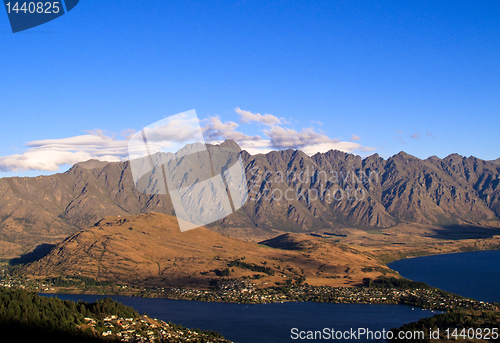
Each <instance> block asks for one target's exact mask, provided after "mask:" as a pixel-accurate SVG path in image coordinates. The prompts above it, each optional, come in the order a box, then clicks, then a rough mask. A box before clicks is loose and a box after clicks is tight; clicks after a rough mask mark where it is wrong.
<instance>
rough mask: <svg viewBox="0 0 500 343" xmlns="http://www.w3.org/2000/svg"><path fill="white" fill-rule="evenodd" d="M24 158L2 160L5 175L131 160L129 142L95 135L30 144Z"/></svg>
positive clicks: (1, 164) (2, 169)
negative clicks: (85, 163)
mask: <svg viewBox="0 0 500 343" xmlns="http://www.w3.org/2000/svg"><path fill="white" fill-rule="evenodd" d="M26 146H27V147H28V149H27V150H26V151H25V152H24V153H22V154H14V155H9V156H0V170H1V171H5V172H6V171H16V172H17V171H26V170H46V171H58V170H59V167H60V166H62V165H66V164H69V165H73V164H75V163H78V162H81V161H86V160H89V159H98V160H102V161H121V160H124V159H125V158H126V157H127V156H128V151H127V141H125V140H116V139H115V138H113V137H110V136H106V135H105V134H104V132H103V131H100V130H96V131H92V132H91V133H90V134H88V135H81V136H75V137H69V138H62V139H46V140H39V141H32V142H29V143H27V144H26Z"/></svg>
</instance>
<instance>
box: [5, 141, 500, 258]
mask: <svg viewBox="0 0 500 343" xmlns="http://www.w3.org/2000/svg"><path fill="white" fill-rule="evenodd" d="M234 145H236V143H234V142H233V141H226V142H224V143H222V144H221V145H220V147H222V148H225V149H227V148H228V146H234ZM217 147H218V146H212V147H211V148H210V149H211V151H212V152H213V151H214V149H217ZM234 148H236V147H234ZM233 150H234V149H233ZM241 158H242V161H243V166H244V168H245V172H246V180H247V186H248V189H249V193H248V195H249V197H248V201H247V202H246V204H245V205H244V206H243V207H242V208H241V209H239V210H237V211H236V212H235V213H233V214H231V215H229V216H227V217H225V218H224V219H222V220H220V221H218V222H216V223H215V224H214V227H215V226H217V227H218V228H222V229H223V230H224V229H225V228H226V229H227V228H234V227H240V228H252V229H254V228H256V227H258V228H259V229H263V230H268V231H271V230H277V231H284V232H313V231H315V230H323V229H327V228H335V227H357V228H374V227H377V228H387V227H391V226H394V225H398V224H400V223H418V224H422V225H437V226H446V227H447V228H451V229H453V228H454V227H455V226H457V225H465V224H466V225H471V226H481V227H485V226H488V225H490V224H492V223H494V224H495V225H497V227H498V222H499V216H500V186H499V184H500V164H498V163H497V162H496V161H484V160H481V159H478V158H476V157H472V156H471V157H463V156H459V155H456V154H454V155H450V156H448V157H446V158H444V159H440V158H438V157H435V156H433V157H430V158H427V159H425V160H422V159H419V158H416V157H414V156H411V155H409V154H406V153H404V152H401V153H399V154H397V155H394V156H392V157H390V158H388V159H383V158H381V157H380V156H378V155H377V154H375V155H372V156H369V157H366V158H364V159H362V158H361V157H360V156H357V155H353V154H347V153H343V152H340V151H334V150H330V151H328V152H326V153H317V154H315V155H313V156H308V155H306V154H305V153H303V152H301V151H298V150H283V151H272V152H270V153H268V154H259V155H250V154H249V153H247V152H246V151H242V152H241ZM183 166H184V167H185V166H186V164H182V160H179V165H171V166H170V168H171V170H175V171H176V175H183V169H182V168H184V167H183ZM192 176H193V177H194V176H196V175H195V174H193V175H192ZM141 182H144V183H145V184H146V185H148V184H149V183H148V182H149V181H148V180H142V181H141ZM151 182H154V180H151ZM151 185H153V183H151ZM207 196H209V194H208V193H207V194H203V195H200V198H199V201H198V202H197V203H194V204H193V208H192V209H193V211H196V212H199V213H205V212H207V211H209V210H211V209H209V208H205V204H210V205H212V204H213V203H214V202H213V201H210V199H208V198H205V197H207ZM149 212H160V213H165V214H169V215H174V214H175V211H174V207H173V205H172V202H171V198H170V195H169V194H168V192H167V194H147V193H144V192H141V191H139V190H138V189H137V188H136V186H135V185H134V179H133V177H132V172H131V166H130V163H129V162H115V163H108V162H99V161H95V160H91V161H87V162H83V163H78V164H76V165H75V166H73V167H72V168H71V169H70V170H69V171H67V172H66V173H63V174H56V175H51V176H42V177H35V178H3V179H0V244H1V247H2V249H1V251H2V256H0V257H3V258H13V257H18V256H19V255H20V254H22V253H24V252H26V251H29V250H30V249H32V248H34V247H35V246H37V245H39V244H41V243H47V244H50V243H56V242H60V241H61V240H62V239H64V238H66V237H68V236H69V235H71V234H73V233H75V232H77V231H79V230H81V229H86V228H88V227H90V226H92V225H93V224H95V223H96V222H98V221H99V220H101V219H102V218H104V217H106V216H110V215H111V216H118V215H120V216H123V217H124V216H130V215H137V214H142V213H149ZM227 233H228V234H230V230H229V231H228V230H227Z"/></svg>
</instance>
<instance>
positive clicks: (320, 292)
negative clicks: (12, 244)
mask: <svg viewBox="0 0 500 343" xmlns="http://www.w3.org/2000/svg"><path fill="white" fill-rule="evenodd" d="M61 280H62V281H61ZM66 280H69V281H66ZM65 282H74V279H71V278H68V279H64V278H53V279H46V280H35V279H29V278H26V277H23V276H16V275H12V274H9V273H7V272H6V271H0V286H4V287H14V288H21V289H26V290H29V291H35V292H37V293H76V294H77V293H85V294H108V295H112V294H116V295H130V296H139V297H147V298H167V299H181V300H197V301H209V302H230V303H254V304H263V303H273V302H285V301H312V302H328V303H349V304H354V303H357V304H404V305H409V306H415V307H418V308H422V309H426V310H437V311H452V310H476V311H499V309H500V306H499V304H497V303H488V302H484V301H479V300H475V299H469V298H464V297H461V296H459V295H456V294H452V293H449V292H446V291H443V290H440V289H437V288H432V287H425V288H423V287H422V288H418V287H410V288H384V287H363V286H359V287H330V286H310V285H307V284H296V283H295V284H293V283H284V284H283V286H274V287H267V288H258V287H256V286H255V285H254V284H252V283H251V282H250V281H249V280H218V282H217V284H216V286H215V287H211V289H205V290H203V289H188V288H177V287H169V288H162V287H153V288H146V287H138V286H130V285H112V284H109V285H108V284H106V285H100V284H99V283H97V285H93V286H83V287H81V286H80V287H78V288H75V287H61V286H60V285H61V284H65Z"/></svg>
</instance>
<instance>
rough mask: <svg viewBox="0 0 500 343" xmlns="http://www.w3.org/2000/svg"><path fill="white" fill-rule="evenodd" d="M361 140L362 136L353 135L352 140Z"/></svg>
mask: <svg viewBox="0 0 500 343" xmlns="http://www.w3.org/2000/svg"><path fill="white" fill-rule="evenodd" d="M360 140H361V137H359V136H358V135H352V136H351V141H360Z"/></svg>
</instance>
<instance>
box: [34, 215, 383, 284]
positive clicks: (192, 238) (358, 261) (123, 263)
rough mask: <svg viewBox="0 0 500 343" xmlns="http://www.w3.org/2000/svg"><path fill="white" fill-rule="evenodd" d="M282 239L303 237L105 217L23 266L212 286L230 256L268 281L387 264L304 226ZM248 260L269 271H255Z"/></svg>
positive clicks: (339, 276)
mask: <svg viewBox="0 0 500 343" xmlns="http://www.w3.org/2000/svg"><path fill="white" fill-rule="evenodd" d="M279 239H281V240H286V241H287V242H289V243H290V244H295V243H294V242H301V243H300V247H299V248H297V249H295V250H293V251H289V250H280V249H272V248H269V247H266V246H263V245H257V244H255V243H249V242H243V241H240V240H237V239H234V238H231V237H228V236H224V235H220V234H218V233H215V232H212V231H210V230H208V229H205V228H202V227H201V228H197V229H194V230H190V231H187V232H180V230H179V225H178V223H177V219H176V218H175V217H173V216H169V215H165V214H160V213H149V214H142V215H138V216H132V217H126V218H123V217H106V218H105V219H103V220H101V221H100V222H99V223H97V224H96V225H95V226H93V227H92V228H90V229H88V230H83V231H80V232H78V233H76V234H74V235H72V236H70V237H68V238H67V239H65V240H64V241H63V242H61V243H60V244H58V245H57V246H56V247H55V248H54V249H53V250H52V251H51V252H50V253H49V254H48V255H47V256H46V257H44V258H42V259H41V260H39V261H36V262H34V263H33V264H31V265H29V266H28V267H27V268H26V269H25V271H26V272H27V273H28V274H29V275H35V276H43V277H47V276H58V275H66V276H73V275H81V276H88V277H92V278H95V279H97V280H111V281H115V282H119V283H123V284H136V285H145V286H160V285H162V286H189V287H200V286H201V287H206V286H207V285H208V283H209V281H210V280H212V279H214V278H217V276H216V273H215V272H214V270H216V269H219V270H223V269H225V268H227V267H228V264H229V263H230V262H232V261H241V262H243V263H244V264H242V267H241V266H232V267H230V268H231V275H230V276H231V278H241V277H244V276H246V277H252V276H253V275H255V274H260V275H261V276H262V277H261V278H259V279H258V280H255V282H256V283H264V282H267V283H268V284H269V283H273V282H280V281H281V282H282V281H284V280H286V279H288V278H295V279H296V278H299V277H301V276H304V277H305V278H306V280H307V282H309V283H312V284H314V283H317V284H339V285H346V284H349V285H352V284H355V283H360V282H361V281H362V279H363V277H373V276H375V277H376V276H378V275H381V274H382V273H381V270H385V271H388V270H389V269H388V268H387V267H384V266H382V264H381V263H380V262H377V261H376V259H374V258H373V257H372V256H371V257H370V256H369V255H367V254H364V253H360V252H359V251H357V250H355V249H351V248H348V247H346V246H344V245H342V244H339V243H332V242H328V241H327V240H324V239H319V238H315V237H308V236H306V235H303V234H293V235H292V236H286V237H284V238H279ZM266 244H268V245H269V246H272V244H271V243H270V242H266ZM248 265H255V266H260V267H261V268H262V267H267V269H268V270H269V271H270V272H259V271H252V270H249V269H248V268H247V267H248ZM245 266H247V267H245ZM362 269H365V271H366V270H367V269H370V270H374V271H371V272H363V270H362ZM334 277H335V278H334ZM344 277H345V278H344ZM347 277H349V278H348V279H347Z"/></svg>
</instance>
